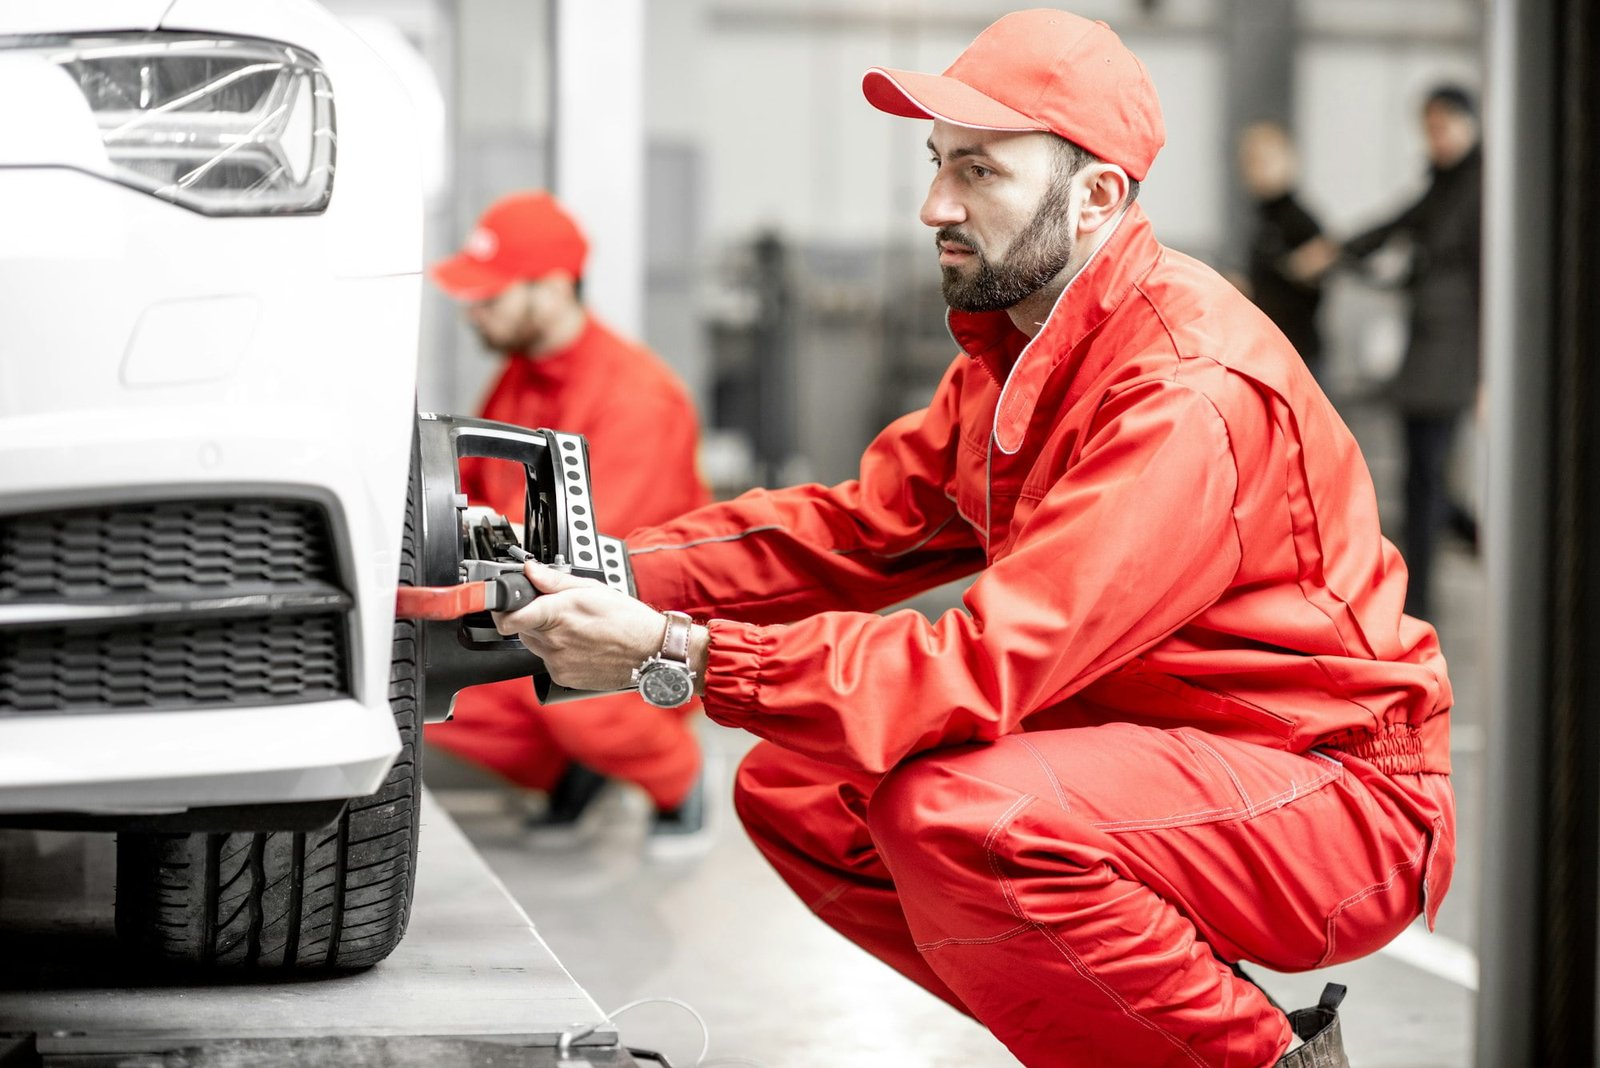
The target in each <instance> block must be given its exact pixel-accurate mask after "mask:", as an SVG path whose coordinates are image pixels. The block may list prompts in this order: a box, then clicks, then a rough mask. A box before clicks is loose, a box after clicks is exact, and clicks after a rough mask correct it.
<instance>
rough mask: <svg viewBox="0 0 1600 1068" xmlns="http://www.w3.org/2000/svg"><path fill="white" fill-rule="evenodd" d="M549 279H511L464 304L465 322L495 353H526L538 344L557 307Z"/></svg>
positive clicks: (556, 294)
mask: <svg viewBox="0 0 1600 1068" xmlns="http://www.w3.org/2000/svg"><path fill="white" fill-rule="evenodd" d="M557 288H558V287H557V284H556V283H555V282H554V281H553V280H551V279H543V280H540V281H531V282H514V283H512V284H511V285H509V286H507V287H506V288H505V289H503V290H501V291H500V292H499V293H498V294H496V295H495V296H492V297H489V298H487V299H485V300H480V301H475V302H474V303H472V304H469V305H467V309H466V314H467V322H469V323H470V324H472V328H473V329H474V330H476V331H477V332H478V337H479V338H481V339H482V341H483V344H484V347H485V348H488V349H492V350H493V351H495V352H527V351H530V350H533V349H537V348H538V347H539V343H540V341H541V339H542V338H543V337H544V335H545V333H546V331H548V329H549V327H550V323H551V318H552V316H553V315H555V314H556V311H557V309H558V308H559V307H560V304H559V300H558V296H559V295H558V293H557V292H556V290H557Z"/></svg>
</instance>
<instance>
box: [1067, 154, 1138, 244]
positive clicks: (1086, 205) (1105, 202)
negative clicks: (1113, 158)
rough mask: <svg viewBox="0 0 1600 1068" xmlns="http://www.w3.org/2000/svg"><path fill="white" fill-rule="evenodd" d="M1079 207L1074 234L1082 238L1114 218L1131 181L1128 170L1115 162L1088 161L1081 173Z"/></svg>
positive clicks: (1126, 195) (1118, 211) (1126, 194)
mask: <svg viewBox="0 0 1600 1068" xmlns="http://www.w3.org/2000/svg"><path fill="white" fill-rule="evenodd" d="M1081 173H1082V175H1083V185H1082V186H1081V187H1080V188H1082V189H1083V190H1084V193H1083V209H1082V210H1081V211H1080V212H1079V213H1078V235H1079V236H1080V237H1086V236H1088V235H1089V234H1092V233H1095V232H1096V231H1098V230H1099V229H1100V228H1101V227H1102V226H1104V225H1105V224H1106V223H1108V222H1110V221H1111V220H1113V219H1115V218H1116V217H1117V215H1118V214H1119V213H1121V211H1122V205H1123V202H1124V201H1126V200H1127V199H1128V189H1129V186H1130V185H1131V184H1132V183H1131V181H1130V180H1129V178H1128V172H1127V171H1125V170H1123V169H1122V168H1121V167H1119V166H1117V165H1116V164H1115V163H1091V164H1089V165H1088V166H1087V167H1085V168H1084V169H1083V171H1082V172H1081Z"/></svg>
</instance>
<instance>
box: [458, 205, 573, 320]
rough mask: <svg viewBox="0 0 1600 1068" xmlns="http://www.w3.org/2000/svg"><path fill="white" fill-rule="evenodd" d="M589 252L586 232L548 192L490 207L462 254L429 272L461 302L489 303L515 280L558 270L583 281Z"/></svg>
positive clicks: (529, 279)
mask: <svg viewBox="0 0 1600 1068" xmlns="http://www.w3.org/2000/svg"><path fill="white" fill-rule="evenodd" d="M588 253H589V243H588V242H587V241H586V240H584V237H583V231H581V230H579V229H578V224H577V223H575V222H573V221H572V216H570V215H568V214H567V213H566V212H565V211H563V210H562V208H561V205H560V204H558V203H556V198H555V197H553V196H551V195H550V194H549V193H546V192H544V191H543V190H537V191H534V192H528V193H512V194H511V195H510V196H506V197H501V198H500V199H499V200H497V201H495V202H494V203H493V204H491V205H489V209H488V210H487V211H485V212H484V213H483V217H482V218H480V219H479V220H478V225H477V227H476V228H474V229H473V231H472V233H470V234H468V235H467V240H466V241H465V242H464V243H463V245H462V247H461V251H460V252H458V253H456V254H455V255H454V256H451V257H450V258H449V259H447V260H440V261H439V262H438V263H436V264H434V265H433V266H432V267H431V268H429V273H430V274H432V275H433V280H434V281H435V282H437V283H438V284H439V288H440V289H442V290H444V291H445V292H446V293H448V294H450V295H451V296H452V297H455V298H456V299H457V300H487V299H489V298H490V297H493V296H496V295H498V294H499V293H501V292H502V291H504V290H505V288H506V287H507V286H510V285H511V284H513V283H515V282H521V281H532V280H535V279H539V278H543V277H545V276H546V275H548V274H552V273H554V272H556V271H565V272H566V273H567V274H569V275H571V276H572V277H573V278H581V277H583V261H584V257H586V256H587V255H588Z"/></svg>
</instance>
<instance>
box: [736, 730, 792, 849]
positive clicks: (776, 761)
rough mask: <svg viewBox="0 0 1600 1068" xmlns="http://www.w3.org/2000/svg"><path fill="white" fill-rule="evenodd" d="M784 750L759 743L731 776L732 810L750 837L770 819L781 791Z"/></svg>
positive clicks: (766, 743) (765, 825)
mask: <svg viewBox="0 0 1600 1068" xmlns="http://www.w3.org/2000/svg"><path fill="white" fill-rule="evenodd" d="M783 757H784V751H783V750H782V749H779V748H778V747H777V746H775V745H773V744H772V743H771V742H758V743H757V744H756V745H755V747H754V748H752V749H751V750H750V751H749V752H748V753H746V754H745V756H744V759H743V760H741V761H740V762H739V770H738V771H737V772H736V773H735V774H734V777H733V810H734V811H735V812H736V813H738V815H739V821H740V822H741V823H743V824H744V825H745V827H746V829H747V830H749V831H750V833H751V834H752V836H755V835H758V834H759V833H760V830H759V829H760V828H765V827H767V826H769V825H770V824H771V823H772V822H773V820H772V816H773V815H774V810H775V809H776V808H777V807H779V806H778V805H777V803H776V801H777V798H778V797H779V795H780V793H781V787H779V786H778V785H777V784H778V783H779V782H780V781H781V779H782V776H781V774H780V771H781V764H782V761H783Z"/></svg>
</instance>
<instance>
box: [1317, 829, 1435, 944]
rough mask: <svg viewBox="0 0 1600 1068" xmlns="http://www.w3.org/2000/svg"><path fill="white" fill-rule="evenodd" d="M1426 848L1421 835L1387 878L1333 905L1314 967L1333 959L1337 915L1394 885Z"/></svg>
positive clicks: (1417, 861) (1414, 863)
mask: <svg viewBox="0 0 1600 1068" xmlns="http://www.w3.org/2000/svg"><path fill="white" fill-rule="evenodd" d="M1427 850H1428V836H1427V835H1423V836H1422V841H1420V842H1418V843H1417V849H1416V852H1415V853H1414V854H1413V855H1412V856H1411V857H1409V858H1408V859H1406V860H1402V861H1400V863H1398V864H1396V865H1395V866H1394V867H1392V868H1390V869H1389V877H1388V878H1387V879H1385V880H1384V881H1383V882H1381V883H1373V884H1372V885H1371V886H1369V887H1367V888H1366V889H1365V890H1362V891H1359V892H1358V893H1354V894H1351V895H1350V896H1349V897H1347V898H1345V899H1344V900H1343V901H1341V902H1339V904H1338V905H1336V906H1335V907H1334V910H1333V912H1332V913H1330V914H1329V916H1328V950H1327V952H1326V953H1324V954H1323V955H1322V959H1321V960H1319V961H1317V963H1316V965H1315V967H1318V968H1320V967H1322V966H1323V965H1324V964H1326V963H1327V962H1328V961H1330V960H1332V959H1333V952H1334V942H1335V941H1336V940H1337V938H1338V933H1337V932H1336V931H1335V930H1334V925H1335V924H1336V923H1338V921H1339V917H1340V916H1342V915H1344V911H1345V910H1346V909H1348V908H1352V907H1354V906H1356V905H1359V904H1360V903H1361V902H1363V901H1365V900H1366V899H1367V898H1369V897H1371V896H1372V895H1374V894H1379V893H1382V892H1383V891H1385V890H1387V889H1389V887H1391V886H1393V885H1394V881H1395V880H1396V879H1398V878H1400V873H1401V872H1403V871H1405V870H1406V869H1407V868H1414V867H1416V866H1417V865H1418V864H1420V863H1422V858H1423V856H1424V854H1426V853H1427Z"/></svg>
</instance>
